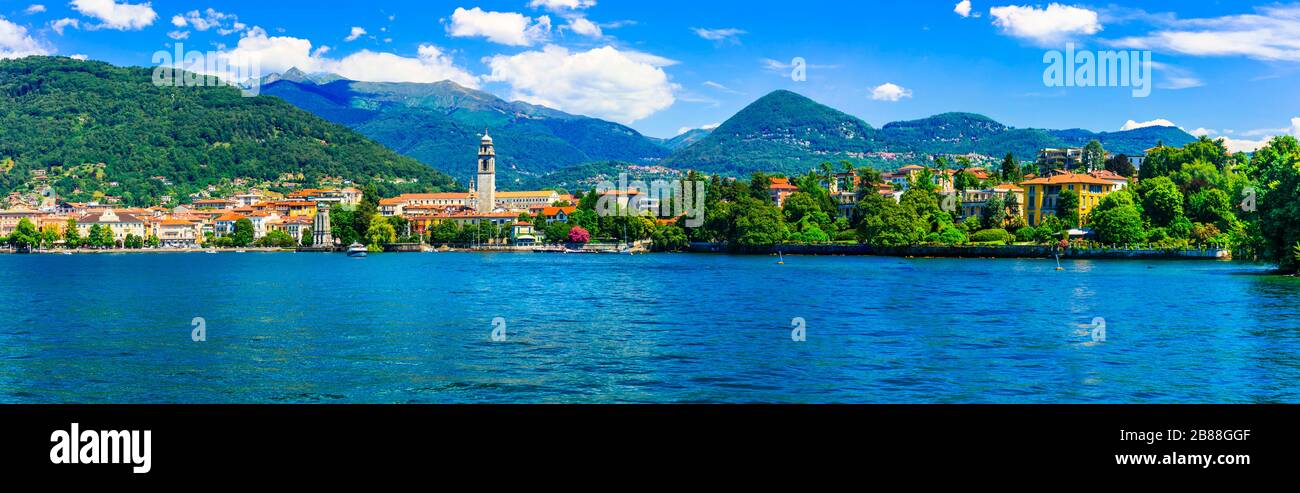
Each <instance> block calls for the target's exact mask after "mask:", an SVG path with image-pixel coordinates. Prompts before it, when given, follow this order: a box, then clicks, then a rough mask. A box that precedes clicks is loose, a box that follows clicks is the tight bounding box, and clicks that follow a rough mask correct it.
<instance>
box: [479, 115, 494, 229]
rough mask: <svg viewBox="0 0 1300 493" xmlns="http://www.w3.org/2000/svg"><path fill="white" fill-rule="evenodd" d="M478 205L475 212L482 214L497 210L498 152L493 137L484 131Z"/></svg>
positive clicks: (481, 147) (481, 143) (480, 152)
mask: <svg viewBox="0 0 1300 493" xmlns="http://www.w3.org/2000/svg"><path fill="white" fill-rule="evenodd" d="M476 188H477V191H478V204H477V206H476V207H475V211H477V212H478V213H480V214H486V213H489V212H492V211H493V210H494V209H496V208H497V151H496V148H495V147H494V146H493V144H492V136H491V135H488V133H487V130H486V129H484V130H483V140H482V142H480V143H479V146H478V186H477V187H476Z"/></svg>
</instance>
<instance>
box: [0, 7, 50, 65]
mask: <svg viewBox="0 0 1300 493" xmlns="http://www.w3.org/2000/svg"><path fill="white" fill-rule="evenodd" d="M52 52H53V50H52V49H50V48H49V47H47V46H46V45H45V44H44V43H42V42H40V41H37V40H36V38H33V37H32V36H31V35H30V34H28V33H27V28H25V27H23V26H20V25H18V24H14V23H12V22H9V21H8V20H5V19H4V18H3V17H0V60H3V59H6V58H22V57H25V56H31V55H49V54H50V53H52Z"/></svg>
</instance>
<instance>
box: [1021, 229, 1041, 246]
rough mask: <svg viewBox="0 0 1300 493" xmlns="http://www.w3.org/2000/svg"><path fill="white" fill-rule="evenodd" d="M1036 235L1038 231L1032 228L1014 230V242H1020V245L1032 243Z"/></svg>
mask: <svg viewBox="0 0 1300 493" xmlns="http://www.w3.org/2000/svg"><path fill="white" fill-rule="evenodd" d="M1037 233H1038V230H1036V229H1034V228H1031V227H1028V226H1025V227H1023V228H1020V229H1017V230H1016V241H1019V242H1022V243H1028V242H1031V241H1034V235H1035V234H1037Z"/></svg>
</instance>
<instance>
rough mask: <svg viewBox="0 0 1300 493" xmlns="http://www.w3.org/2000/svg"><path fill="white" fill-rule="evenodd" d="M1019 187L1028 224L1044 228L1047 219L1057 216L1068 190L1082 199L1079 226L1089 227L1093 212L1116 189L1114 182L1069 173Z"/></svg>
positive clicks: (1058, 174)
mask: <svg viewBox="0 0 1300 493" xmlns="http://www.w3.org/2000/svg"><path fill="white" fill-rule="evenodd" d="M1020 186H1021V187H1022V188H1024V189H1025V207H1026V214H1025V220H1026V221H1027V222H1028V223H1029V224H1030V225H1031V226H1037V225H1039V224H1042V222H1043V219H1044V218H1045V217H1047V216H1054V215H1056V213H1057V210H1056V204H1057V201H1058V200H1059V199H1060V194H1061V192H1063V191H1067V190H1068V191H1072V192H1074V193H1075V194H1077V195H1078V196H1079V222H1080V223H1082V224H1087V223H1088V215H1089V214H1091V213H1092V210H1093V209H1094V208H1096V207H1097V206H1098V205H1101V201H1102V199H1104V198H1106V196H1107V195H1110V194H1111V192H1114V191H1115V190H1116V187H1117V185H1116V184H1115V183H1113V182H1110V181H1106V180H1103V179H1100V178H1097V177H1094V176H1090V175H1085V174H1076V173H1066V172H1058V173H1056V174H1053V175H1051V176H1045V177H1042V178H1035V179H1032V180H1029V181H1026V182H1024V183H1021V184H1020ZM1082 224H1081V225H1082Z"/></svg>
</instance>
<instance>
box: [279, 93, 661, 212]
mask: <svg viewBox="0 0 1300 493" xmlns="http://www.w3.org/2000/svg"><path fill="white" fill-rule="evenodd" d="M293 78H294V79H297V80H289V79H287V78H280V80H278V81H276V82H273V83H271V84H270V85H267V86H264V87H263V88H262V93H263V94H267V95H272V96H276V97H279V98H282V99H284V100H285V101H288V102H290V103H292V104H294V105H296V106H298V107H300V108H303V109H305V110H307V111H310V112H312V113H315V114H317V115H319V116H321V117H323V118H326V119H329V120H331V121H334V122H337V123H340V124H344V125H348V126H350V127H352V128H354V129H356V130H357V131H358V132H360V133H362V134H364V135H366V136H368V137H370V138H373V139H375V140H376V141H378V142H380V143H382V144H384V145H386V146H388V147H390V148H392V149H393V150H396V151H397V152H400V153H402V154H405V155H407V156H410V157H413V158H415V159H418V160H420V161H422V162H424V163H427V164H429V165H431V166H433V167H435V168H437V169H439V170H442V171H444V172H446V173H449V174H451V175H453V176H457V177H461V178H469V177H470V175H471V174H472V173H473V172H474V163H475V160H476V158H477V156H476V154H477V151H478V148H477V142H478V136H479V135H480V134H482V132H483V130H484V129H487V130H488V131H489V132H490V133H491V134H492V137H493V139H495V141H496V144H497V171H498V173H499V174H500V175H501V176H499V177H498V183H499V185H500V186H501V187H503V188H512V187H517V186H522V185H524V184H526V183H530V182H532V181H534V179H535V178H537V177H539V176H542V175H545V174H546V173H549V172H552V171H555V170H558V169H560V168H564V167H569V166H573V165H577V164H582V163H589V162H597V161H626V162H631V163H643V164H648V163H653V162H655V161H658V160H659V159H661V158H663V157H665V156H667V155H668V153H669V150H668V149H667V148H665V147H663V146H661V145H659V144H658V143H656V142H655V141H653V140H651V139H649V138H647V137H645V136H643V135H641V134H640V133H638V132H636V131H635V130H632V129H631V128H628V127H626V126H623V125H619V124H616V123H611V122H607V121H603V120H599V119H595V118H588V117H584V116H576V115H570V114H568V113H564V112H561V111H557V110H553V109H549V108H545V107H542V106H536V105H531V104H526V103H520V102H507V101H505V100H502V99H500V98H497V97H495V96H493V95H491V94H488V93H486V92H482V91H477V90H473V89H469V88H465V87H462V86H460V85H458V84H455V83H453V82H448V81H444V82H437V83H432V84H416V83H374V82H356V81H348V80H336V81H333V82H329V83H325V84H319V83H315V82H313V81H311V80H308V78H307V77H305V76H303V75H301V74H297V75H296V76H295V77H293Z"/></svg>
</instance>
